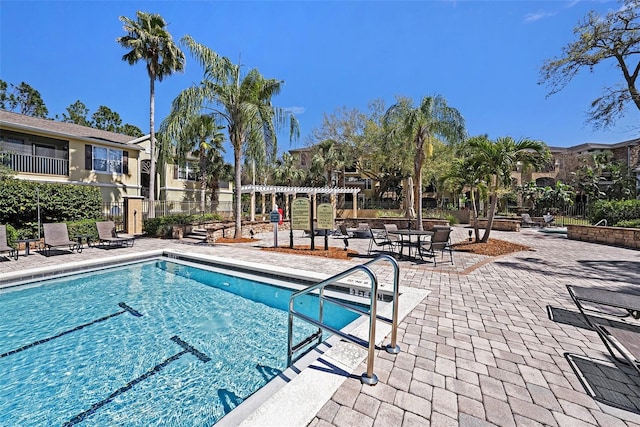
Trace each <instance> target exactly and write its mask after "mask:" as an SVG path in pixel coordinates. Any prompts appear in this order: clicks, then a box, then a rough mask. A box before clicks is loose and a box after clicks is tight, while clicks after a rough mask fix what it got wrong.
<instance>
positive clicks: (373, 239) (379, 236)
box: [367, 227, 395, 255]
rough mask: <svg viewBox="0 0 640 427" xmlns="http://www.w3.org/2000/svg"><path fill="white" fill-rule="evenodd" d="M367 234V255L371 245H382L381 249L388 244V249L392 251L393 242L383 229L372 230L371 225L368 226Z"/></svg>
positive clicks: (371, 247)
mask: <svg viewBox="0 0 640 427" xmlns="http://www.w3.org/2000/svg"><path fill="white" fill-rule="evenodd" d="M369 236H370V237H369V239H370V240H369V250H368V251H367V255H371V250H372V249H373V245H376V246H378V247H382V250H384V248H385V246H388V247H389V251H390V252H393V248H394V246H395V244H394V243H393V242H392V241H391V240H389V237H388V236H387V233H386V232H385V231H383V230H372V229H371V227H369Z"/></svg>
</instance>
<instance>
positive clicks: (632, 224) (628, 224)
mask: <svg viewBox="0 0 640 427" xmlns="http://www.w3.org/2000/svg"><path fill="white" fill-rule="evenodd" d="M615 226H616V227H625V228H640V219H628V220H624V221H620V222H617V223H616V224H615Z"/></svg>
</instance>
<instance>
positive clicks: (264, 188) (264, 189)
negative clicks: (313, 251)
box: [240, 185, 360, 221]
mask: <svg viewBox="0 0 640 427" xmlns="http://www.w3.org/2000/svg"><path fill="white" fill-rule="evenodd" d="M240 191H241V192H242V193H243V194H246V193H251V206H252V210H251V214H252V220H255V197H256V193H260V196H261V197H262V215H263V218H262V220H263V221H264V220H265V215H266V195H267V194H269V195H270V197H271V208H272V209H275V205H276V195H277V194H280V193H281V194H282V195H283V197H284V198H285V200H284V203H285V206H286V213H287V214H288V215H289V217H290V212H289V210H290V202H289V196H290V195H293V196H294V197H295V196H296V195H298V194H306V195H307V197H308V198H309V201H313V206H314V209H313V217H314V219H315V218H317V207H318V204H317V203H316V200H315V199H312V198H315V197H317V195H318V194H328V195H329V202H330V203H331V204H332V206H333V214H334V217H336V216H337V198H338V195H339V194H347V193H349V194H352V195H353V197H352V198H353V199H354V203H353V217H354V218H357V216H358V204H357V201H356V200H357V195H358V193H359V192H360V189H359V188H346V187H286V186H277V185H243V186H242V188H241V189H240Z"/></svg>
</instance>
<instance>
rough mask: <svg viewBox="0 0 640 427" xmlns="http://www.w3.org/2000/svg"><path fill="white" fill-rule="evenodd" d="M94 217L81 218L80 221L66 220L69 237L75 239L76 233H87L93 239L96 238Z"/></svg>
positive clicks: (96, 230)
mask: <svg viewBox="0 0 640 427" xmlns="http://www.w3.org/2000/svg"><path fill="white" fill-rule="evenodd" d="M96 221H100V220H95V219H82V220H80V221H69V222H67V231H69V237H70V238H71V239H75V236H78V235H81V234H82V235H89V236H91V237H92V239H93V240H97V239H98V229H97V228H96Z"/></svg>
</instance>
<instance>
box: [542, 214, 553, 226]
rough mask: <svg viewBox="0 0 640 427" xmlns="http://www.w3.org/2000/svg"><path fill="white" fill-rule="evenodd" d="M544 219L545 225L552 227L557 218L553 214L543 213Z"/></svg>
mask: <svg viewBox="0 0 640 427" xmlns="http://www.w3.org/2000/svg"><path fill="white" fill-rule="evenodd" d="M542 219H543V221H544V224H543V227H550V226H551V225H553V222H554V221H555V218H554V217H553V215H551V214H546V215H542Z"/></svg>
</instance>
